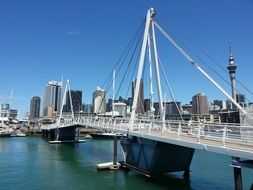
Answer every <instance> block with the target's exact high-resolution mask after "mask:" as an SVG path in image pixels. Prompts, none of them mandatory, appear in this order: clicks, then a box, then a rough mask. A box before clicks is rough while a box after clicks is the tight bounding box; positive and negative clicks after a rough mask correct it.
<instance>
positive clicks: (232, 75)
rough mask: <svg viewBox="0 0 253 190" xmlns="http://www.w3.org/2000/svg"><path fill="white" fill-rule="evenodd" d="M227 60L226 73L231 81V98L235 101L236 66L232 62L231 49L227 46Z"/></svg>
mask: <svg viewBox="0 0 253 190" xmlns="http://www.w3.org/2000/svg"><path fill="white" fill-rule="evenodd" d="M229 54H230V55H229V59H228V67H227V69H228V71H229V76H230V80H231V90H232V98H233V99H234V100H235V99H236V89H235V76H236V72H235V71H236V68H237V65H236V64H235V62H234V58H233V55H232V49H231V45H229Z"/></svg>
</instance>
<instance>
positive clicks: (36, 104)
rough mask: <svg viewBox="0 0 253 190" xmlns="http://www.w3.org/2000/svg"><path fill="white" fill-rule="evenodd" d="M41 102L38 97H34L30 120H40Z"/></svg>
mask: <svg viewBox="0 0 253 190" xmlns="http://www.w3.org/2000/svg"><path fill="white" fill-rule="evenodd" d="M40 102H41V99H40V97H38V96H34V97H32V99H31V103H30V118H31V119H38V118H39V117H40Z"/></svg>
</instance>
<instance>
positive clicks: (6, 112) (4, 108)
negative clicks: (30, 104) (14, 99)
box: [0, 104, 11, 117]
mask: <svg viewBox="0 0 253 190" xmlns="http://www.w3.org/2000/svg"><path fill="white" fill-rule="evenodd" d="M10 109H11V108H10V104H1V113H0V114H1V117H9V116H10Z"/></svg>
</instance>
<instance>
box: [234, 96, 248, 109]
mask: <svg viewBox="0 0 253 190" xmlns="http://www.w3.org/2000/svg"><path fill="white" fill-rule="evenodd" d="M236 102H237V103H239V104H240V106H242V107H247V104H246V102H245V95H244V94H239V93H237V94H236Z"/></svg>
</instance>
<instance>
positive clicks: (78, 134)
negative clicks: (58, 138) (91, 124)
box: [76, 128, 80, 141]
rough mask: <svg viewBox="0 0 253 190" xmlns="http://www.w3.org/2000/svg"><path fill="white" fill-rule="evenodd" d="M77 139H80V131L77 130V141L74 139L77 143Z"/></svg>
mask: <svg viewBox="0 0 253 190" xmlns="http://www.w3.org/2000/svg"><path fill="white" fill-rule="evenodd" d="M79 137H80V129H79V128H77V137H76V138H77V139H76V140H77V141H79Z"/></svg>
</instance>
